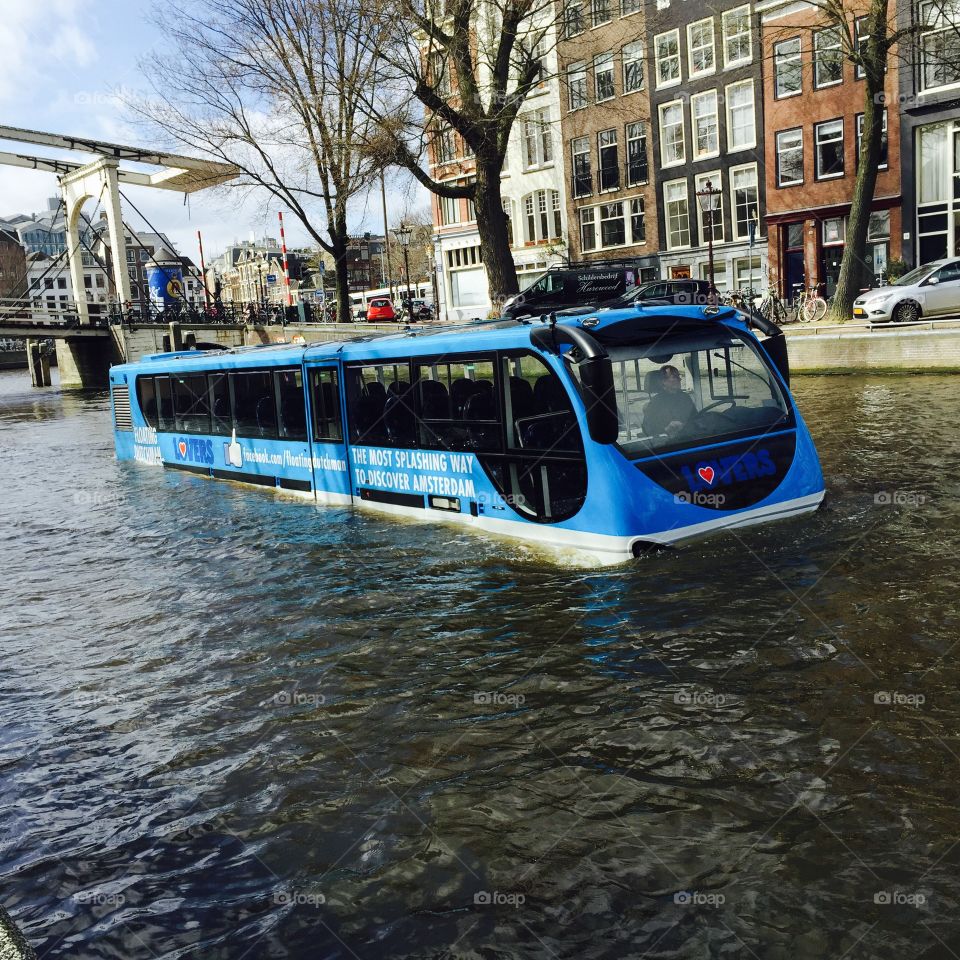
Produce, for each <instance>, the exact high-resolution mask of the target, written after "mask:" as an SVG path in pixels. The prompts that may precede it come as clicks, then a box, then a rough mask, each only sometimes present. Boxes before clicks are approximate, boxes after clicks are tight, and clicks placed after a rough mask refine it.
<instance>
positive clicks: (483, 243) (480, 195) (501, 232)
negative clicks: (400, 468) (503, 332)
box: [473, 157, 520, 315]
mask: <svg viewBox="0 0 960 960" xmlns="http://www.w3.org/2000/svg"><path fill="white" fill-rule="evenodd" d="M501 160H502V158H501ZM500 168H501V164H500V163H494V162H490V161H487V162H481V161H480V158H479V157H478V158H477V179H476V188H475V191H474V195H473V196H474V200H473V202H474V206H475V207H476V211H477V232H478V233H479V234H480V255H481V256H482V257H483V265H484V266H485V267H486V269H487V289H488V291H489V293H490V302H491V304H492V305H493V309H494V310H495V311H496V312H497V314H498V315H499V312H500V306H501V305H502V303H503V301H504V300H505V299H506V298H507V297H511V296H513V295H514V294H515V293H518V292H519V291H520V285H519V284H518V283H517V268H516V266H515V265H514V262H513V255H512V254H511V253H510V240H509V237H508V235H507V215H506V214H505V213H504V212H503V199H502V197H501V194H500Z"/></svg>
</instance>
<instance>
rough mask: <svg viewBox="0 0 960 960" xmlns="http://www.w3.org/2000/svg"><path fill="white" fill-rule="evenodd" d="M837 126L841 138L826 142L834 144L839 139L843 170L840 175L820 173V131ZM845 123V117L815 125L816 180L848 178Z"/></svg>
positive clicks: (814, 155) (814, 157) (814, 163)
mask: <svg viewBox="0 0 960 960" xmlns="http://www.w3.org/2000/svg"><path fill="white" fill-rule="evenodd" d="M835 124H839V125H840V136H839V138H836V137H834V138H833V139H831V140H828V141H825V142H827V143H834V142H836V141H837V139H839V142H840V145H841V148H842V150H841V155H842V156H843V169H842V170H841V171H840V172H839V173H827V174H821V173H820V143H821V141H820V130H821V129H822V128H823V127H829V126H833V125H835ZM844 133H845V131H844V122H843V117H834V118H833V119H832V120H824V121H823V122H822V123H815V124H814V125H813V175H814V179H815V180H839V179H840V178H841V177H843V176H846V173H847V157H846V144H845V143H844V139H843V138H844Z"/></svg>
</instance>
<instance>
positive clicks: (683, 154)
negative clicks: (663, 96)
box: [657, 100, 687, 167]
mask: <svg viewBox="0 0 960 960" xmlns="http://www.w3.org/2000/svg"><path fill="white" fill-rule="evenodd" d="M673 107H676V108H677V109H678V110H679V111H680V124H679V127H680V156H679V157H678V158H675V159H672V160H668V159H667V152H666V146H667V138H666V137H665V136H664V132H663V130H664V128H663V115H664V113H665V112H666V111H667V110H669V109H671V108H673ZM657 112H658V119H659V123H660V164H661V166H663V167H679V166H682V165H683V164H684V163H686V162H687V141H686V134H685V133H684V129H683V101H682V100H669V101H667V102H666V103H661V104H660V106H659V107H658V108H657Z"/></svg>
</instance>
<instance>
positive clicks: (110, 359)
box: [57, 337, 123, 390]
mask: <svg viewBox="0 0 960 960" xmlns="http://www.w3.org/2000/svg"><path fill="white" fill-rule="evenodd" d="M122 362H123V354H122V353H121V352H120V348H119V345H118V344H117V343H116V341H115V340H114V338H113V337H68V338H67V339H65V340H58V341H57V367H58V368H59V370H60V388H61V389H62V390H107V389H108V388H109V386H110V367H111V365H112V364H114V363H122Z"/></svg>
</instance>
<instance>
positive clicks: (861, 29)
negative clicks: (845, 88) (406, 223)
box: [853, 17, 869, 80]
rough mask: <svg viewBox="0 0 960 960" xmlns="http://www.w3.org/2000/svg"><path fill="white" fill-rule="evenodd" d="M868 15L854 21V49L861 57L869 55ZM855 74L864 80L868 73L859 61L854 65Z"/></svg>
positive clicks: (858, 78)
mask: <svg viewBox="0 0 960 960" xmlns="http://www.w3.org/2000/svg"><path fill="white" fill-rule="evenodd" d="M867 20H868V18H867V17H857V18H856V20H854V21H853V49H854V50H856V51H857V53H858V54H859V55H860V56H861V57H865V56H866V55H867V40H868V39H869V34H868V32H867ZM853 75H854V76H855V77H856V78H857V80H862V79H863V78H864V77H865V76H866V75H867V72H866V70H864V69H863V67H862V66H861V65H860V64H859V63H858V64H856V65H855V66H854V69H853Z"/></svg>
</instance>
